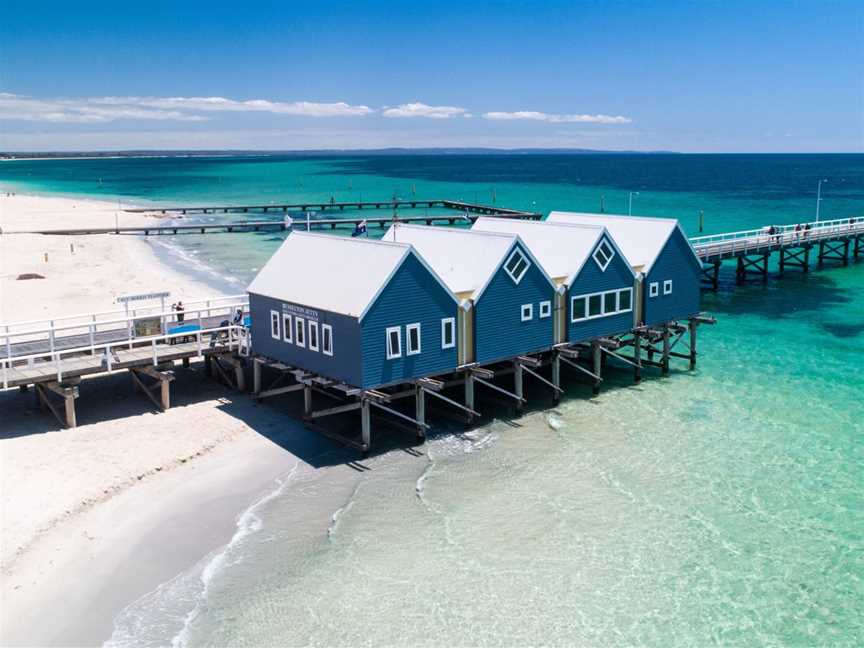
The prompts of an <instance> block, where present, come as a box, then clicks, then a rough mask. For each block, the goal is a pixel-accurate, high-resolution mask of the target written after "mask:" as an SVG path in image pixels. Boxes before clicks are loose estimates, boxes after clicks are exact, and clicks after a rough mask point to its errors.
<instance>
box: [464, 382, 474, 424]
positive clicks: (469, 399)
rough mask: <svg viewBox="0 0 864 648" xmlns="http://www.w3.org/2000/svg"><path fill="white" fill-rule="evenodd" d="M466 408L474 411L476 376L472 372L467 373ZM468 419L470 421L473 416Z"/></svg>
mask: <svg viewBox="0 0 864 648" xmlns="http://www.w3.org/2000/svg"><path fill="white" fill-rule="evenodd" d="M465 407H467V408H468V409H470V410H473V409H474V374H472V373H471V372H470V371H466V372H465ZM468 417H469V418H468V420H469V421H471V419H472V418H473V417H472V415H471V414H469V415H468Z"/></svg>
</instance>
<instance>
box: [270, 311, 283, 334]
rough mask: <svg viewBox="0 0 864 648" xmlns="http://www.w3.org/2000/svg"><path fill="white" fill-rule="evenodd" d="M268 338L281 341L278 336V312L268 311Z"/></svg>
mask: <svg viewBox="0 0 864 648" xmlns="http://www.w3.org/2000/svg"><path fill="white" fill-rule="evenodd" d="M270 336H271V337H272V338H274V339H276V340H280V339H282V336H281V335H280V334H279V311H275V310H274V311H270Z"/></svg>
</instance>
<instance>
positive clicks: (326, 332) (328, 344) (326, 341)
mask: <svg viewBox="0 0 864 648" xmlns="http://www.w3.org/2000/svg"><path fill="white" fill-rule="evenodd" d="M321 352H322V353H323V354H324V355H329V356H332V355H333V327H332V326H330V325H329V324H322V325H321Z"/></svg>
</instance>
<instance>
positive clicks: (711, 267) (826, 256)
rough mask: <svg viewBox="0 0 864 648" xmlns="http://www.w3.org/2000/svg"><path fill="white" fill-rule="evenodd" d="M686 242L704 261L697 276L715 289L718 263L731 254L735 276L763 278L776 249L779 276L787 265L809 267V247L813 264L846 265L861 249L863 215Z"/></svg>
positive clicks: (698, 238)
mask: <svg viewBox="0 0 864 648" xmlns="http://www.w3.org/2000/svg"><path fill="white" fill-rule="evenodd" d="M690 243H691V245H692V246H693V249H694V250H695V251H696V255H697V256H698V257H699V258H700V259H701V261H702V262H703V264H705V265H704V270H703V280H704V281H705V282H707V284H708V285H709V286H710V287H711V288H713V289H714V290H716V289H717V287H718V281H719V274H720V267H721V266H722V264H723V261H725V260H728V259H735V260H736V264H737V265H736V272H735V275H736V279H737V281H738V282H743V281H745V280H746V279H747V278H748V277H750V276H753V275H756V276H757V277H759V278H760V279H761V280H762V281H767V280H768V262H769V260H770V258H771V256H772V255H773V254H775V253H778V254H779V273H780V275H781V276H782V275H783V274H784V272H785V271H786V268H789V267H792V268H798V269H800V270H801V271H802V272H809V270H810V267H811V263H812V262H811V254H812V253H813V251H815V252H816V263H817V265H818V266H819V267H821V266H822V265H823V264H824V263H825V262H826V261H837V262H839V263H840V264H842V265H847V264H848V263H849V260H850V258H853V259H857V258H858V257H859V255H860V254H861V252H862V250H864V217H853V218H841V219H835V220H829V221H816V222H811V223H801V224H796V225H774V226H766V227H761V228H759V229H753V230H744V231H741V232H729V233H724V234H712V235H710V236H698V237H695V238H691V239H690Z"/></svg>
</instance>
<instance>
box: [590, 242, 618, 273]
mask: <svg viewBox="0 0 864 648" xmlns="http://www.w3.org/2000/svg"><path fill="white" fill-rule="evenodd" d="M604 245H605V246H606V247H607V248H608V249H609V252H610V254H609V258H608V259H606V263H603V262H602V261H601V260H600V259H598V258H597V253H598V252H599V251H600V248H601V247H603V246H604ZM591 257H592V258H593V259H594V263H596V264H597V265H598V266H599V267H600V271H601V272H605V271H606V268H608V267H609V264H610V263H612V259H614V258H615V248H613V247H612V245H611V244H610V243H609V241H608V240H606V238H604V239H603V240H602V241H600V243H599V244H598V245H597V247H596V248H594V254H592V255H591Z"/></svg>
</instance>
